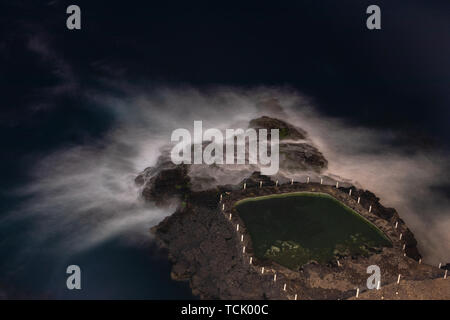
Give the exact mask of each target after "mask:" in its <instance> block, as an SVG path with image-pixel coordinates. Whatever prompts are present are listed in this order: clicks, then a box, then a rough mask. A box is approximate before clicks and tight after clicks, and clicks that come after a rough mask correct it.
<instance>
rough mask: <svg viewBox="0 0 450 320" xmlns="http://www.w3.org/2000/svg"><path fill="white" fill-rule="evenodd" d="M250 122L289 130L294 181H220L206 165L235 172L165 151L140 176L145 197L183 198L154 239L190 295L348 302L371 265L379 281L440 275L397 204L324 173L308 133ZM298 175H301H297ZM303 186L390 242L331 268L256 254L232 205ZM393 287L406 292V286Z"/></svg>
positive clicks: (254, 175)
mask: <svg viewBox="0 0 450 320" xmlns="http://www.w3.org/2000/svg"><path fill="white" fill-rule="evenodd" d="M249 127H256V128H266V129H267V128H268V129H270V128H272V127H276V128H280V129H283V128H284V129H283V130H282V131H281V132H283V135H282V140H286V141H282V142H281V143H280V146H281V144H285V147H283V148H281V147H280V159H281V160H282V163H280V168H283V169H285V170H287V172H294V174H295V176H296V177H297V179H296V181H290V179H288V178H287V177H286V176H281V177H277V179H280V180H279V183H278V180H275V181H274V180H273V179H275V178H271V177H268V176H263V175H260V174H259V172H257V171H256V170H253V171H250V170H251V169H254V168H253V167H251V166H249V167H248V168H246V170H247V171H245V170H243V172H244V173H245V172H247V174H246V176H247V178H245V179H243V180H241V181H239V182H238V183H231V184H223V183H222V184H221V183H217V181H213V180H211V179H213V178H211V175H212V174H210V172H208V171H207V170H214V172H213V173H214V175H220V174H221V175H222V177H224V178H223V179H224V180H226V178H227V176H228V175H231V173H232V171H227V168H226V167H225V168H210V167H208V168H205V170H206V171H205V172H204V173H203V176H201V175H200V176H199V175H198V171H197V173H194V170H193V168H192V166H191V165H177V166H175V165H173V164H172V163H171V162H170V161H169V159H168V154H167V151H165V152H163V154H162V155H161V156H160V158H159V159H158V162H157V165H156V166H155V167H153V168H147V169H145V170H144V172H142V174H140V175H139V176H138V177H137V178H136V183H137V184H138V185H140V186H141V187H142V196H143V197H144V198H145V199H146V200H148V201H152V202H155V203H156V204H157V205H160V206H164V205H166V204H167V203H170V202H171V201H173V200H174V199H175V200H176V201H178V203H179V206H178V209H177V210H176V212H175V213H173V214H172V215H171V216H169V217H166V218H165V219H164V220H163V221H162V222H161V223H159V224H158V225H157V226H155V227H153V228H152V233H153V234H154V235H155V239H156V241H157V243H158V244H159V246H160V247H162V248H165V249H167V252H168V257H169V259H170V261H171V262H172V263H173V267H172V272H171V276H172V278H173V279H174V280H180V281H189V283H190V286H191V289H192V293H193V294H194V295H196V296H199V297H200V298H202V299H348V298H351V297H353V296H354V295H355V292H356V288H360V291H361V294H364V291H366V290H364V288H366V281H367V278H368V276H369V275H368V274H367V267H368V266H370V265H378V266H379V267H380V269H381V279H382V286H385V285H394V286H395V284H396V282H397V279H398V275H399V274H401V277H402V280H403V281H429V280H430V279H436V278H442V277H443V274H444V271H443V270H442V269H439V268H437V267H434V266H430V265H426V264H423V263H421V255H420V253H419V250H418V249H417V241H416V239H415V237H414V235H413V233H412V232H411V231H410V230H409V229H408V227H407V226H406V224H405V222H404V221H403V220H402V219H401V218H400V217H399V214H398V213H397V211H396V210H395V209H393V208H386V207H384V206H383V205H382V204H381V203H380V199H379V198H378V197H376V195H375V194H373V193H372V192H370V191H367V190H361V189H358V188H357V187H355V186H353V185H351V184H349V183H346V182H344V181H343V182H340V181H337V180H336V179H335V178H333V177H330V176H326V175H324V174H323V173H322V171H323V170H324V169H325V168H326V167H327V165H328V162H327V160H326V159H325V158H324V157H323V155H322V154H321V153H320V151H319V150H317V148H315V147H314V146H313V145H312V144H311V143H310V142H309V141H308V140H307V133H306V132H305V131H304V130H301V129H299V128H295V127H294V126H292V125H290V124H288V123H286V122H284V121H281V120H279V119H273V118H269V117H261V118H258V119H254V120H251V121H250V123H249ZM305 139H306V140H305ZM283 155H284V156H283ZM221 170H222V171H221ZM302 173H303V174H302ZM307 173H309V174H307ZM311 173H312V174H311ZM196 174H197V175H196ZM299 174H302V176H303V178H301V179H299V178H298V177H299ZM314 174H315V175H314ZM310 175H311V178H309V177H308V178H307V176H310ZM319 177H320V178H319ZM319 179H320V180H319ZM298 180H301V181H298ZM205 181H206V182H207V184H209V185H211V184H213V182H216V183H214V184H213V185H216V186H215V187H212V188H199V186H202V185H204V182H205ZM337 182H339V183H338V184H336V183H337ZM202 183H203V184H202ZM244 183H245V190H244ZM298 191H307V192H320V193H326V194H328V195H331V196H332V197H334V198H335V199H337V200H339V201H340V202H342V203H344V204H345V205H347V206H348V207H350V208H352V209H353V210H355V211H356V212H358V213H359V214H360V215H361V216H363V217H364V218H366V219H367V220H369V221H370V222H371V223H373V224H375V225H376V226H377V227H378V228H379V229H380V230H381V231H382V232H384V234H385V235H386V236H387V237H388V238H389V239H390V240H391V242H392V247H384V248H380V249H379V250H373V252H371V254H370V255H369V256H340V257H338V259H336V261H331V262H330V263H328V264H326V265H324V264H318V263H315V262H314V261H311V262H310V263H308V264H306V265H304V266H303V267H302V268H300V269H299V270H290V269H288V268H285V267H283V266H281V265H278V264H277V263H275V262H273V261H269V260H264V261H261V260H259V259H257V258H256V257H255V256H254V255H253V249H252V243H251V239H250V236H249V235H248V234H247V232H246V228H245V224H244V222H243V221H242V220H241V219H240V218H239V214H238V212H237V211H236V210H235V208H234V204H235V203H236V201H239V200H241V199H244V198H248V197H257V196H263V195H270V194H276V193H287V192H298ZM238 224H239V228H238V227H237V225H238ZM244 247H245V248H244ZM337 260H339V262H338V261H337ZM263 268H264V269H263ZM448 283H449V282H444V285H448ZM395 287H396V290H397V291H399V290H400V291H401V284H400V285H397V286H395ZM380 292H381V291H380ZM376 297H378V296H376ZM378 298H380V297H378Z"/></svg>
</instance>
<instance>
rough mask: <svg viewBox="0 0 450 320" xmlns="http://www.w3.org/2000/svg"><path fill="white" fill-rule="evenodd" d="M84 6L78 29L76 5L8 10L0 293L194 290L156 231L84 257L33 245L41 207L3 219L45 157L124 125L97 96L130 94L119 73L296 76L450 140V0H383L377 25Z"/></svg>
mask: <svg viewBox="0 0 450 320" xmlns="http://www.w3.org/2000/svg"><path fill="white" fill-rule="evenodd" d="M77 2H78V4H79V5H80V7H81V8H82V12H83V27H82V30H81V31H79V32H72V33H70V32H68V31H67V29H65V18H66V16H65V7H66V6H67V3H66V2H64V1H61V2H55V3H54V4H51V3H50V4H42V5H41V4H36V3H35V2H32V1H30V3H29V4H27V2H26V1H25V2H17V1H6V3H5V7H4V8H3V9H2V10H1V11H0V12H1V19H0V22H1V25H2V28H1V30H2V31H1V33H2V37H1V42H0V61H1V62H2V68H1V70H0V87H1V92H2V102H1V109H0V145H1V149H2V150H1V171H2V175H1V180H0V188H1V189H0V234H1V239H0V296H1V291H4V292H6V296H7V297H13V298H58V299H76V298H83V299H109V298H111V299H179V298H180V299H181V298H183V299H190V298H194V297H192V295H191V293H190V288H189V286H188V284H187V283H180V282H174V281H172V280H171V279H170V264H169V262H168V261H167V259H166V258H165V254H164V253H163V252H160V251H159V250H157V249H156V248H155V247H154V245H153V244H152V241H151V239H150V236H149V239H148V241H140V242H138V243H129V242H126V241H123V237H125V236H126V235H121V234H118V235H116V236H114V237H112V238H110V239H108V240H107V241H104V242H101V243H99V244H98V245H95V246H93V247H90V248H89V250H85V251H81V252H79V253H77V254H75V255H72V254H70V253H69V252H68V253H67V255H65V254H64V253H62V254H61V253H58V254H55V251H54V250H53V249H54V248H53V247H52V246H53V244H56V243H58V242H59V240H60V239H58V238H55V239H52V241H53V244H52V242H50V243H46V245H45V246H43V247H39V248H36V247H35V246H34V245H33V243H34V239H33V238H30V237H29V233H28V231H29V230H30V229H33V228H34V225H35V222H36V221H34V220H33V219H37V218H36V216H34V217H33V216H32V218H29V219H21V220H19V221H12V222H11V221H9V220H8V221H4V220H3V218H5V217H7V216H8V215H9V214H10V213H11V212H14V210H16V209H17V208H19V207H20V205H21V203H23V201H24V200H27V199H24V196H20V195H18V194H20V192H19V193H17V192H16V191H17V190H19V191H20V190H21V188H23V187H24V186H26V185H28V184H29V183H30V182H31V180H32V179H33V176H32V175H31V171H32V169H33V167H34V164H35V161H36V160H37V159H40V158H41V157H42V156H43V155H46V154H50V153H52V152H55V151H57V150H60V149H61V148H66V147H68V146H77V145H84V144H86V143H89V142H91V141H102V138H103V135H104V134H105V133H106V132H108V130H110V129H111V128H112V127H114V125H115V123H116V120H117V119H116V118H115V117H117V115H115V114H114V113H113V112H112V111H110V110H107V109H105V108H103V107H100V106H99V105H96V104H95V103H93V102H92V101H90V100H87V99H86V95H87V94H88V93H90V92H93V93H108V94H112V95H117V96H120V95H121V94H122V93H121V92H114V85H111V83H114V82H119V81H123V82H127V83H130V84H136V85H142V84H145V85H149V86H152V85H155V86H159V85H161V84H163V85H167V86H184V85H189V86H194V87H199V88H201V87H208V86H213V85H231V86H237V87H244V88H245V87H253V86H258V85H268V86H288V87H290V88H293V89H295V90H298V91H299V92H302V93H304V94H306V95H307V96H309V97H310V98H311V99H312V101H313V102H314V105H315V106H316V107H317V108H318V110H319V111H320V112H322V113H323V114H325V115H328V116H335V117H340V118H342V119H345V120H346V121H348V122H349V123H353V124H357V125H361V126H365V127H373V128H378V129H385V130H387V131H389V130H394V131H396V132H397V133H399V134H400V135H401V136H402V137H403V140H401V141H400V142H399V143H402V144H405V145H414V146H418V147H419V148H429V147H433V148H436V147H437V148H442V149H448V148H449V146H450V143H449V141H450V126H449V125H448V124H449V120H450V112H449V106H450V90H449V89H448V88H450V60H449V59H448V57H450V41H449V39H450V4H449V2H448V1H430V2H428V1H426V2H425V1H413V0H410V1H395V4H394V3H392V2H393V1H377V2H378V5H380V7H381V8H382V10H383V11H382V12H383V20H382V21H383V29H382V30H381V31H376V32H369V31H368V30H367V29H366V28H365V17H366V15H365V8H367V6H368V5H369V4H371V3H370V1H304V2H303V3H302V4H297V5H295V6H294V7H293V8H290V7H282V6H280V7H277V8H272V7H266V6H264V5H261V7H260V8H256V7H254V6H245V5H242V7H231V6H230V7H202V8H192V7H190V6H188V5H186V4H185V5H183V6H174V7H171V6H162V7H161V6H159V7H157V6H152V5H151V4H150V2H146V4H143V3H139V4H136V5H132V4H127V5H125V4H123V3H120V4H119V3H111V2H101V1H95V3H94V1H77ZM179 112H180V113H182V112H183V110H181V109H180V110H179ZM42 232H43V233H45V230H42ZM27 247H29V248H33V249H32V250H31V249H30V250H29V251H27V250H26V248H27ZM24 248H25V249H24ZM24 252H25V253H26V254H25V255H22V253H24ZM19 253H20V256H18V254H19ZM72 263H73V264H79V265H82V266H83V268H82V277H83V278H82V279H83V281H82V286H83V289H82V290H81V291H77V292H74V291H69V290H67V289H66V288H65V279H66V276H67V275H66V274H65V268H66V267H67V265H69V264H72Z"/></svg>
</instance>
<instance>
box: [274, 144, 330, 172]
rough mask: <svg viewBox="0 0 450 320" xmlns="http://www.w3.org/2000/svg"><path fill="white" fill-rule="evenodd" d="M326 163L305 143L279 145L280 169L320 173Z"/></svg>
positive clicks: (318, 152)
mask: <svg viewBox="0 0 450 320" xmlns="http://www.w3.org/2000/svg"><path fill="white" fill-rule="evenodd" d="M327 166H328V161H327V159H325V157H324V156H323V154H322V153H321V152H320V151H319V150H318V149H317V148H316V147H314V146H312V145H309V144H307V143H280V167H281V168H282V169H285V170H288V171H294V172H295V171H308V170H312V171H315V172H322V171H323V169H325V168H327Z"/></svg>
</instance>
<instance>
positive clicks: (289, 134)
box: [249, 116, 306, 140]
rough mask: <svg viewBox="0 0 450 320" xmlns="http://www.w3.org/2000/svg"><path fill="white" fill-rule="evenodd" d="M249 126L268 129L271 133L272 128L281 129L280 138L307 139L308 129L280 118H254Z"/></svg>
mask: <svg viewBox="0 0 450 320" xmlns="http://www.w3.org/2000/svg"><path fill="white" fill-rule="evenodd" d="M249 128H253V129H257V130H258V129H267V133H268V134H269V135H270V130H271V129H279V130H280V131H279V138H280V140H302V139H306V131H305V130H303V129H300V128H296V127H294V126H293V125H291V124H289V123H287V122H284V121H282V120H279V119H275V118H270V117H266V116H263V117H260V118H257V119H253V120H251V121H250V123H249Z"/></svg>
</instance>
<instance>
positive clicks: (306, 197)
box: [235, 192, 391, 270]
mask: <svg viewBox="0 0 450 320" xmlns="http://www.w3.org/2000/svg"><path fill="white" fill-rule="evenodd" d="M235 206H236V210H237V211H238V213H239V215H240V217H241V218H242V220H243V221H244V223H245V225H246V228H247V230H248V232H249V234H250V237H251V239H252V243H253V249H254V252H255V255H256V257H257V258H259V259H271V260H273V261H275V262H277V263H279V264H281V265H283V266H286V267H288V268H291V269H294V270H295V269H298V268H299V267H301V266H302V265H304V264H306V263H308V262H309V261H311V260H314V261H317V262H319V263H327V262H329V261H331V260H333V259H336V257H339V256H348V255H368V254H369V253H370V250H371V249H373V248H380V247H383V246H390V245H391V242H390V241H389V239H388V238H387V237H386V235H384V233H383V232H382V231H381V230H380V229H378V228H377V227H376V226H375V225H374V224H372V223H371V222H369V221H368V220H366V219H365V218H364V217H362V216H361V215H359V214H358V213H357V212H355V211H354V210H352V209H350V208H349V207H347V206H346V205H345V204H343V203H341V202H340V201H338V200H336V199H335V198H333V197H332V196H330V195H328V194H324V193H309V192H295V193H286V194H275V195H270V196H263V197H256V198H247V199H243V200H240V201H238V202H236V204H235Z"/></svg>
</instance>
